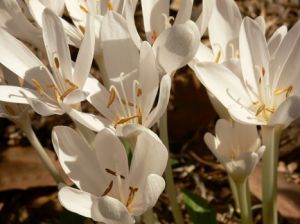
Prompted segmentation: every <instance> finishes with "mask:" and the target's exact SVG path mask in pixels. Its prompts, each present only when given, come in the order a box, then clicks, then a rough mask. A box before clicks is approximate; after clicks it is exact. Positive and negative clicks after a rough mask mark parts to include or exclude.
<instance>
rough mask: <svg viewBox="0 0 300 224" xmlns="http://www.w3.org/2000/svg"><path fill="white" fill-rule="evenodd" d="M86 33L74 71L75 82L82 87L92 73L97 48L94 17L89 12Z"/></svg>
mask: <svg viewBox="0 0 300 224" xmlns="http://www.w3.org/2000/svg"><path fill="white" fill-rule="evenodd" d="M86 21H87V24H86V30H85V35H84V38H83V41H82V44H81V46H80V49H79V52H78V55H77V59H76V64H75V68H74V73H73V80H74V84H75V85H77V86H78V88H79V89H82V88H83V86H84V84H85V81H86V79H87V77H88V75H89V73H90V70H91V65H92V62H93V56H94V48H95V24H94V18H93V17H91V16H90V14H87V20H86Z"/></svg>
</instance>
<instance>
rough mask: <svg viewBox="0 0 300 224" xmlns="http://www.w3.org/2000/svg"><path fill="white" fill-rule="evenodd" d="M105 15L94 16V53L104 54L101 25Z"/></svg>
mask: <svg viewBox="0 0 300 224" xmlns="http://www.w3.org/2000/svg"><path fill="white" fill-rule="evenodd" d="M103 19H104V17H103V16H101V15H96V16H94V23H95V25H94V29H95V47H94V48H95V49H94V55H95V56H96V55H101V56H103V49H102V40H101V27H102V22H103Z"/></svg>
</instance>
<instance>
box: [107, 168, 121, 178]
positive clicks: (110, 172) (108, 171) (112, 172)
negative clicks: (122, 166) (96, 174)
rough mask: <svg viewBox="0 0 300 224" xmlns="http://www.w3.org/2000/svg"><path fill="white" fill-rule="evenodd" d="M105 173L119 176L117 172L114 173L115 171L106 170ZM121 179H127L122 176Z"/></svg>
mask: <svg viewBox="0 0 300 224" xmlns="http://www.w3.org/2000/svg"><path fill="white" fill-rule="evenodd" d="M105 171H106V172H107V173H109V174H112V175H114V176H117V173H116V172H114V171H112V170H110V169H107V168H106V169H105ZM120 177H121V178H122V179H125V177H124V176H123V175H120Z"/></svg>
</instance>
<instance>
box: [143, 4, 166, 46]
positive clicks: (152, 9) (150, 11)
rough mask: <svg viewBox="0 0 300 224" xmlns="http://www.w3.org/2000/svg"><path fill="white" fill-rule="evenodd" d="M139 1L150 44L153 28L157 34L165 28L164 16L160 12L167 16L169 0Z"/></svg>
mask: <svg viewBox="0 0 300 224" xmlns="http://www.w3.org/2000/svg"><path fill="white" fill-rule="evenodd" d="M141 2H142V10H143V17H144V27H145V32H146V37H147V40H148V42H149V43H150V44H152V42H153V39H152V36H153V31H154V30H155V32H156V34H157V36H159V35H160V34H161V33H162V32H163V31H164V30H165V24H164V22H165V18H164V17H163V16H162V15H161V14H162V13H164V14H166V16H167V17H169V6H170V0H152V1H149V0H142V1H141Z"/></svg>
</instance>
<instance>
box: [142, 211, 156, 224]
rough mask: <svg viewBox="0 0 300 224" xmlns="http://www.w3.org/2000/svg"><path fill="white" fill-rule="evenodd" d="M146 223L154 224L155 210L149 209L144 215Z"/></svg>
mask: <svg viewBox="0 0 300 224" xmlns="http://www.w3.org/2000/svg"><path fill="white" fill-rule="evenodd" d="M144 218H145V223H146V224H154V215H153V210H152V209H149V210H148V211H146V212H145V213H144Z"/></svg>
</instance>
